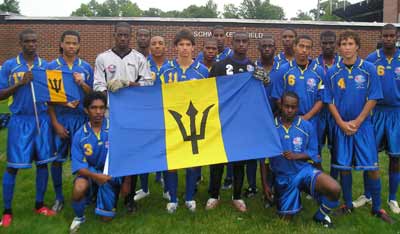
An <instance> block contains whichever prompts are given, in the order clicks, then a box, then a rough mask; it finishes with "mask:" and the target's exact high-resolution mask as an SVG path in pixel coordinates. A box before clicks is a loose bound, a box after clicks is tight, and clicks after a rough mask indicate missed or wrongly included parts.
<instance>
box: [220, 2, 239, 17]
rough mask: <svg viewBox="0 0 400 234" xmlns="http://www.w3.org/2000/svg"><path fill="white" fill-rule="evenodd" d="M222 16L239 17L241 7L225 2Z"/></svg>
mask: <svg viewBox="0 0 400 234" xmlns="http://www.w3.org/2000/svg"><path fill="white" fill-rule="evenodd" d="M222 16H223V17H224V18H227V19H239V18H240V15H239V8H238V7H236V6H235V4H232V3H229V4H225V5H224V11H223V13H222Z"/></svg>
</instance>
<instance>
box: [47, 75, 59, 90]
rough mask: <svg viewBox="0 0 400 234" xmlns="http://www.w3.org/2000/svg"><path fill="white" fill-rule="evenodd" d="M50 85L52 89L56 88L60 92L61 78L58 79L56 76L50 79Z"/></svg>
mask: <svg viewBox="0 0 400 234" xmlns="http://www.w3.org/2000/svg"><path fill="white" fill-rule="evenodd" d="M49 82H50V86H51V88H52V89H54V90H55V91H56V92H57V93H58V92H60V90H61V80H58V79H56V78H54V79H53V80H50V79H49Z"/></svg>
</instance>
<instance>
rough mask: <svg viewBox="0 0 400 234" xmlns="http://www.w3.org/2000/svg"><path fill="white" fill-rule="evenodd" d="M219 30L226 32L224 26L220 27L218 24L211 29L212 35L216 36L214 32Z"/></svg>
mask: <svg viewBox="0 0 400 234" xmlns="http://www.w3.org/2000/svg"><path fill="white" fill-rule="evenodd" d="M217 29H221V30H224V32H225V28H224V26H222V25H220V24H217V25H215V26H214V27H213V28H212V29H211V34H214V31H215V30H217Z"/></svg>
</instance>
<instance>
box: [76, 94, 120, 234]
mask: <svg viewBox="0 0 400 234" xmlns="http://www.w3.org/2000/svg"><path fill="white" fill-rule="evenodd" d="M106 103H107V100H106V97H105V95H104V94H102V93H101V92H93V93H90V94H88V95H87V96H86V97H85V100H84V103H83V105H84V108H85V112H86V113H87V114H88V118H89V122H87V123H85V124H84V125H83V126H82V127H81V128H80V129H79V130H78V131H77V132H76V134H75V135H74V138H73V140H72V150H71V155H72V173H74V174H76V175H77V176H76V179H75V181H74V188H73V191H72V208H73V209H74V212H75V215H76V217H75V218H74V220H73V221H72V224H71V226H70V231H71V233H74V232H76V231H77V230H78V228H79V226H80V225H81V224H82V223H83V222H85V216H84V211H85V205H86V198H87V195H88V191H89V190H90V188H92V186H98V192H97V203H96V211H95V213H96V214H97V215H100V216H102V219H103V220H104V221H110V220H111V219H112V218H113V217H114V215H115V208H116V204H117V198H118V192H119V190H120V185H121V178H111V177H110V176H108V175H105V174H103V169H104V164H105V161H106V156H107V152H108V127H109V123H108V120H107V119H106V118H105V117H104V113H105V111H106Z"/></svg>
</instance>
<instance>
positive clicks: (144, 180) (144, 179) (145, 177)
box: [139, 173, 149, 193]
mask: <svg viewBox="0 0 400 234" xmlns="http://www.w3.org/2000/svg"><path fill="white" fill-rule="evenodd" d="M139 177H140V186H141V188H142V190H143V192H146V193H147V192H148V191H149V173H145V174H141V175H139Z"/></svg>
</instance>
